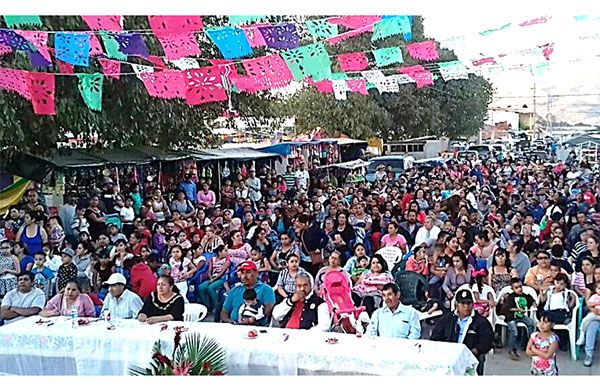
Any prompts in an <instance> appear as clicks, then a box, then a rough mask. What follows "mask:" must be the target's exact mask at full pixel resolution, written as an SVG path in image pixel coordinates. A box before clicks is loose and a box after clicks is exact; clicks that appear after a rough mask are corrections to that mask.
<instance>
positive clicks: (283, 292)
mask: <svg viewBox="0 0 600 388" xmlns="http://www.w3.org/2000/svg"><path fill="white" fill-rule="evenodd" d="M286 264H287V268H286V269H284V270H283V271H281V272H280V273H279V277H278V278H277V285H276V289H275V293H276V297H277V303H279V302H281V301H282V300H283V299H285V298H287V297H288V296H290V295H294V293H295V292H296V276H297V275H298V274H299V273H306V270H305V269H304V268H301V267H300V258H299V257H298V256H297V255H295V254H291V255H289V256H288V257H287V263H286Z"/></svg>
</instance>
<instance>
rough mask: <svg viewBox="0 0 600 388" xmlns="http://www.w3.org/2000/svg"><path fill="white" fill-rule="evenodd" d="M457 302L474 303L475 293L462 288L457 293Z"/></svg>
mask: <svg viewBox="0 0 600 388" xmlns="http://www.w3.org/2000/svg"><path fill="white" fill-rule="evenodd" d="M456 302H457V303H473V294H471V291H469V290H460V291H459V293H458V294H457V295H456Z"/></svg>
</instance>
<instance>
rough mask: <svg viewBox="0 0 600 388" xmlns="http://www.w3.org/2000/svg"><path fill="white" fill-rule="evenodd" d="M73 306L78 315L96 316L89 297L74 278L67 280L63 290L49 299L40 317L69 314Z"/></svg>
mask: <svg viewBox="0 0 600 388" xmlns="http://www.w3.org/2000/svg"><path fill="white" fill-rule="evenodd" d="M73 306H76V307H77V316H78V317H90V318H93V317H95V316H96V309H95V307H94V303H93V302H92V300H91V299H90V297H89V296H88V295H87V294H84V293H82V292H81V286H80V285H79V283H77V281H76V280H69V281H68V282H67V284H66V286H65V288H64V290H63V292H62V293H59V294H57V295H55V296H54V297H53V298H52V299H50V300H49V301H48V303H46V307H44V308H43V309H42V311H41V312H40V315H41V316H42V317H57V316H61V315H62V316H69V315H71V308H72V307H73Z"/></svg>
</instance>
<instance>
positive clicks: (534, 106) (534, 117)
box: [531, 75, 537, 137]
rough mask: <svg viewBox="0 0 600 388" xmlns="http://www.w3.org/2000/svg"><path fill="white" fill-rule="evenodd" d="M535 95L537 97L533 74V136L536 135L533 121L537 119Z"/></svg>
mask: <svg viewBox="0 0 600 388" xmlns="http://www.w3.org/2000/svg"><path fill="white" fill-rule="evenodd" d="M536 97H537V82H535V75H534V76H533V124H532V126H531V131H532V133H533V135H534V136H536V130H535V122H536V120H537V99H536ZM536 137H537V136H536Z"/></svg>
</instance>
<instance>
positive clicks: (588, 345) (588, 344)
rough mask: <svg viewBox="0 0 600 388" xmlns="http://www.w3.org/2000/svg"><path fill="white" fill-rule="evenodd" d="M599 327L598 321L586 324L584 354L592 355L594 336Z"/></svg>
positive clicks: (594, 343)
mask: <svg viewBox="0 0 600 388" xmlns="http://www.w3.org/2000/svg"><path fill="white" fill-rule="evenodd" d="M598 329H600V321H593V322H592V323H590V325H589V326H588V329H587V331H586V332H585V354H588V355H590V356H593V355H594V348H595V347H596V337H597V334H598Z"/></svg>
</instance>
